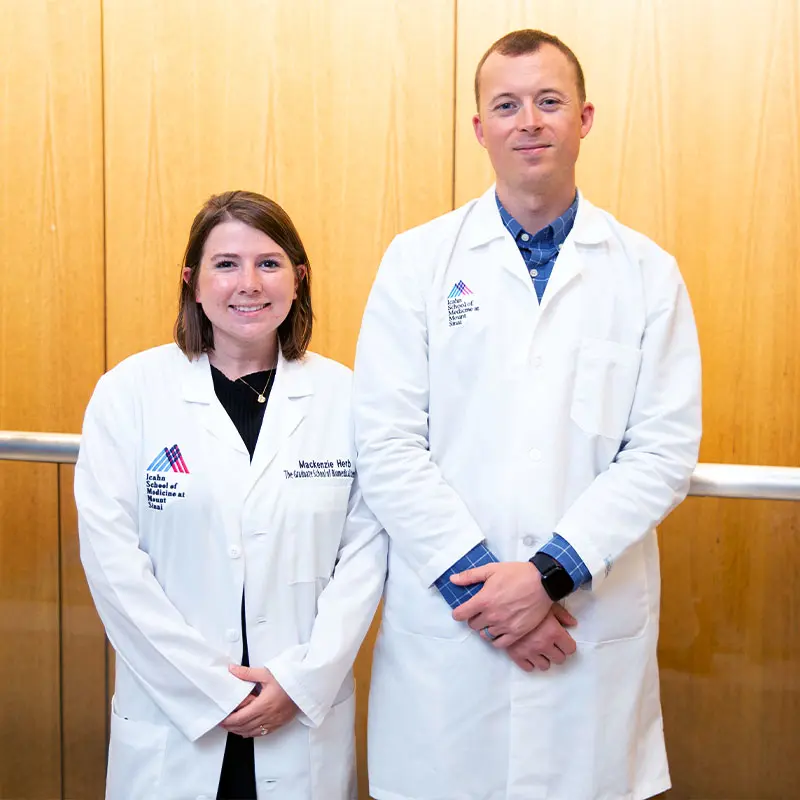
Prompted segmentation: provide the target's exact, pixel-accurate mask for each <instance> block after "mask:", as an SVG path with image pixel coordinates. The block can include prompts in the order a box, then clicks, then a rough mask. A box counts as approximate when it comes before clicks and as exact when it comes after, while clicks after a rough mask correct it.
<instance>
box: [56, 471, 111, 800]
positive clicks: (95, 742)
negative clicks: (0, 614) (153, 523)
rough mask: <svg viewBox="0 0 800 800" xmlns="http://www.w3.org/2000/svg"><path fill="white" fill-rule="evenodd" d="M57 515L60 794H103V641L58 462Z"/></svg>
mask: <svg viewBox="0 0 800 800" xmlns="http://www.w3.org/2000/svg"><path fill="white" fill-rule="evenodd" d="M58 473H59V474H58V481H59V489H60V497H61V503H60V519H61V537H60V540H61V541H60V544H61V663H62V675H61V711H62V715H63V721H62V728H63V759H64V768H63V773H64V798H65V800H101V798H102V797H103V796H104V794H105V773H106V742H107V722H108V709H109V705H108V701H107V696H106V641H105V633H104V631H103V625H102V623H101V622H100V618H99V617H98V616H97V612H96V611H95V608H94V603H93V602H92V597H91V594H90V593H89V587H88V586H87V585H86V577H85V575H84V572H83V566H82V565H81V562H80V552H79V546H78V519H77V511H76V509H75V503H74V501H73V494H72V484H73V480H74V476H75V468H74V467H72V466H67V465H60V466H59V467H58Z"/></svg>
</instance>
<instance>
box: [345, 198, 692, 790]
mask: <svg viewBox="0 0 800 800" xmlns="http://www.w3.org/2000/svg"><path fill="white" fill-rule="evenodd" d="M354 415H355V424H356V446H357V450H358V471H359V480H360V482H361V486H362V489H363V491H364V496H365V498H366V499H367V502H368V503H369V505H370V507H371V508H372V510H373V511H374V512H375V514H376V515H377V516H378V518H379V520H380V521H381V523H382V524H383V525H384V527H385V528H386V530H387V532H388V533H389V537H390V545H389V574H388V579H387V584H386V590H385V605H384V614H383V622H382V626H381V629H380V633H379V636H378V642H377V646H376V649H375V654H374V663H373V672H372V688H371V694H370V716H369V770H370V786H371V792H372V795H373V796H374V797H375V798H379V800H400V798H403V800H411V799H412V798H413V800H434V799H435V800H444V799H445V798H447V800H500V799H501V798H502V799H503V800H541V799H543V798H547V800H623V798H625V800H635V799H636V798H644V797H648V796H651V795H653V794H656V793H658V792H661V791H662V790H664V789H666V788H667V787H668V786H669V774H668V770H667V761H666V755H665V748H664V739H663V733H662V719H661V708H660V702H659V685H658V672H657V665H656V640H657V634H658V613H659V590H660V587H659V566H658V551H657V543H656V535H655V531H654V526H655V525H656V524H657V523H658V522H659V521H660V520H661V519H662V518H663V517H664V516H665V515H666V514H667V513H668V512H669V511H670V510H671V509H672V508H674V507H675V506H676V505H677V504H678V503H679V502H680V501H681V500H682V499H683V497H684V496H685V494H686V492H687V489H688V485H689V478H690V475H691V473H692V470H693V468H694V466H695V463H696V459H697V452H698V445H699V440H700V427H701V423H700V358H699V351H698V343H697V335H696V330H695V324H694V320H693V316H692V310H691V307H690V303H689V298H688V296H687V293H686V287H685V285H684V283H683V281H682V279H681V276H680V274H679V272H678V268H677V266H676V263H675V260H674V259H673V258H671V257H670V256H669V255H667V254H666V253H665V252H663V251H662V250H661V249H660V248H659V247H657V246H656V245H655V244H654V243H653V242H651V241H649V240H648V239H647V238H645V237H644V236H642V235H640V234H638V233H636V232H634V231H632V230H630V229H628V228H626V227H624V226H623V225H621V224H620V223H619V222H617V221H616V220H615V219H614V218H613V217H612V216H611V215H609V214H607V213H605V212H603V211H600V210H599V209H597V208H595V207H593V206H592V205H591V204H590V203H589V202H588V201H587V200H586V199H585V198H583V197H581V198H580V201H579V206H578V214H577V218H576V220H575V225H574V228H573V230H572V232H571V233H570V235H569V237H568V239H567V241H566V242H565V243H564V245H563V247H562V249H561V252H560V254H559V256H558V260H557V262H556V265H555V267H554V271H553V274H552V276H551V278H550V282H549V285H548V287H547V290H546V293H545V296H544V299H543V302H542V304H541V306H540V305H539V303H538V301H537V299H536V296H535V292H534V288H533V285H532V282H531V279H530V277H529V275H528V273H527V271H526V268H525V265H524V262H523V259H522V257H521V255H520V253H519V251H518V248H517V246H516V244H515V243H514V241H513V239H512V237H511V236H510V235H509V234H508V232H507V231H506V229H505V227H504V226H503V224H502V221H501V219H500V216H499V213H498V210H497V207H496V204H495V199H494V189H493V188H492V189H490V190H489V191H488V192H487V193H486V194H485V195H484V196H483V197H481V198H480V199H478V200H476V201H473V202H470V203H468V204H467V205H465V206H463V207H462V208H459V209H457V210H456V211H453V212H452V213H450V214H447V215H445V216H443V217H440V218H438V219H436V220H433V221H432V222H430V223H428V224H426V225H423V226H421V227H419V228H415V229H413V230H411V231H409V232H407V233H405V234H402V235H400V236H398V237H397V238H396V239H395V240H394V242H393V243H392V244H391V246H390V247H389V249H388V251H387V253H386V255H385V258H384V260H383V262H382V264H381V267H380V270H379V272H378V275H377V278H376V280H375V285H374V287H373V289H372V293H371V295H370V298H369V301H368V304H367V308H366V312H365V315H364V321H363V327H362V330H361V335H360V339H359V344H358V351H357V358H356V374H355V384H354ZM553 532H557V533H559V534H561V535H562V536H564V537H565V538H566V539H567V540H568V541H569V542H570V543H571V544H572V545H573V546H574V547H575V548H576V550H577V551H578V553H579V554H580V555H581V557H582V558H583V559H584V561H585V563H586V565H587V566H588V568H589V570H590V571H591V573H592V586H591V590H587V589H583V590H580V591H577V592H576V593H574V594H573V595H572V596H571V597H569V598H568V599H567V600H566V607H567V608H568V609H569V610H570V611H571V612H572V613H573V614H574V615H575V616H576V617H577V618H578V620H579V624H578V626H577V627H576V628H575V629H574V630H573V635H574V638H575V639H576V641H577V643H578V651H577V654H576V655H575V656H574V657H572V658H570V659H568V661H567V663H566V664H565V665H563V666H555V667H553V668H551V669H550V670H549V671H547V672H534V673H531V674H527V673H524V672H522V671H521V670H519V669H518V668H517V667H516V666H514V665H513V664H512V662H511V660H510V659H509V658H508V657H507V656H506V654H504V653H503V652H501V651H497V650H495V649H493V648H492V647H491V646H489V645H488V644H487V643H486V642H484V641H483V640H481V639H480V638H479V637H478V636H477V635H475V634H472V633H471V632H470V629H469V628H468V627H467V626H466V625H465V624H464V623H457V622H455V621H454V620H453V619H452V618H451V616H450V610H449V608H448V606H447V605H446V604H445V601H444V600H443V599H442V598H441V597H440V596H439V593H438V592H437V590H436V589H435V588H432V587H431V584H432V582H433V581H434V580H435V579H436V578H437V577H438V576H439V575H440V574H442V573H443V572H444V571H445V570H446V569H447V568H449V567H450V566H451V565H452V564H453V563H455V561H456V560H457V559H458V558H459V557H460V556H462V555H464V554H465V553H466V552H468V551H469V550H470V549H471V548H472V547H473V546H474V545H475V544H477V543H478V542H480V541H481V540H482V539H484V538H485V539H486V540H487V542H488V545H489V547H490V548H491V549H492V550H493V551H494V553H495V554H496V555H497V556H498V558H499V559H500V560H502V561H524V560H527V559H528V558H530V557H531V556H532V555H533V554H534V553H535V552H536V551H537V550H538V549H539V547H541V545H542V544H544V543H545V541H547V540H548V539H549V538H550V536H551V535H552V534H553Z"/></svg>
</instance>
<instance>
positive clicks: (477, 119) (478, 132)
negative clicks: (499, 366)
mask: <svg viewBox="0 0 800 800" xmlns="http://www.w3.org/2000/svg"><path fill="white" fill-rule="evenodd" d="M472 130H474V131H475V138H476V139H477V140H478V142H479V144H480V146H481V147H486V142H485V141H484V139H483V123H482V122H481V115H480V114H475V116H474V117H473V118H472Z"/></svg>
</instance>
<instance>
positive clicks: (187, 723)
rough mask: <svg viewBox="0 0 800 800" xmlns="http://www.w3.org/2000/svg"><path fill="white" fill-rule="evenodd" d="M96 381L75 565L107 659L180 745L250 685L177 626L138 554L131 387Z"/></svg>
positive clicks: (182, 624) (79, 489)
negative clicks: (179, 737)
mask: <svg viewBox="0 0 800 800" xmlns="http://www.w3.org/2000/svg"><path fill="white" fill-rule="evenodd" d="M111 379H112V376H110V375H106V376H104V377H103V378H101V380H100V382H99V383H98V386H97V388H96V390H95V393H94V395H93V396H92V399H91V401H90V403H89V406H88V408H87V411H86V416H85V419H84V426H83V434H82V437H81V446H80V453H79V456H78V463H77V466H76V469H75V502H76V504H77V508H78V529H79V537H80V551H81V561H82V562H83V565H84V569H85V570H86V578H87V581H88V584H89V588H90V590H91V593H92V597H93V599H94V602H95V605H96V607H97V611H98V614H99V615H100V618H101V620H102V621H103V624H104V625H105V628H106V634H107V635H108V639H109V641H110V642H111V644H112V646H113V647H114V650H115V651H116V654H117V657H118V658H120V659H122V661H124V662H125V664H126V666H127V667H128V668H129V669H130V670H131V672H132V673H133V674H134V675H135V676H136V677H137V679H138V680H139V682H140V683H141V685H142V687H143V688H144V689H145V691H146V692H147V693H148V694H149V695H150V697H151V698H152V699H153V701H154V702H155V703H156V704H157V705H158V707H159V708H160V709H161V710H162V711H163V712H164V714H165V715H166V716H167V717H168V718H169V719H170V720H171V721H172V722H173V723H174V724H175V726H176V727H177V728H178V729H179V730H180V731H181V732H182V733H183V734H184V735H185V736H186V737H187V738H188V739H190V740H192V741H194V740H195V739H197V738H199V737H200V736H202V735H203V734H204V733H206V732H207V731H209V730H211V729H212V728H213V727H215V726H216V725H217V724H218V723H219V722H220V721H221V720H222V719H224V718H225V717H226V716H227V715H228V714H229V713H230V712H231V711H232V710H233V709H234V708H235V707H236V706H237V705H238V704H239V703H240V702H241V701H242V700H243V699H244V698H245V697H246V696H247V695H248V694H249V692H250V690H251V689H252V685H251V684H250V683H245V682H243V681H240V680H238V679H237V678H234V677H233V675H231V674H230V673H229V672H228V663H229V660H230V659H229V658H228V657H227V656H226V654H225V653H223V652H221V651H220V650H217V649H215V648H214V647H212V646H211V645H210V644H209V643H208V642H207V641H205V640H204V638H203V637H202V636H201V635H200V634H199V633H198V631H197V630H196V629H194V628H192V627H191V626H190V625H189V624H188V623H187V622H186V621H185V620H184V618H183V617H182V615H181V614H180V613H179V611H178V610H177V609H176V608H175V606H174V605H173V604H172V603H171V602H170V600H169V598H168V597H167V596H166V594H165V593H164V590H163V589H162V587H161V585H160V584H159V583H158V581H157V580H156V578H155V575H154V571H153V564H152V562H151V560H150V557H149V555H148V554H147V553H146V552H145V551H144V550H143V549H142V548H141V547H140V546H139V534H138V523H137V518H138V500H137V496H138V491H137V478H138V476H137V475H136V465H135V454H136V453H137V450H138V442H137V441H136V438H137V435H138V430H139V428H140V426H139V425H137V421H136V411H135V407H134V401H133V400H132V398H131V395H132V394H133V387H129V386H120V385H116V386H112V385H111Z"/></svg>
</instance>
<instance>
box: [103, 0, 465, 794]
mask: <svg viewBox="0 0 800 800" xmlns="http://www.w3.org/2000/svg"><path fill="white" fill-rule="evenodd" d="M454 10H455V9H454V2H453V1H452V0H446V1H442V2H436V3H432V4H421V3H395V2H391V0H380V1H379V2H366V0H340V1H339V2H316V0H302V2H295V1H294V0H291V2H290V1H289V0H279V1H276V2H269V3H264V2H254V1H253V0H246V1H245V2H239V3H236V4H231V3H227V2H222V0H207V1H206V2H202V3H199V2H191V1H190V0H179V1H176V2H171V3H169V4H165V3H158V2H155V0H149V1H147V2H141V3H139V4H137V12H136V14H132V13H131V12H130V5H129V4H128V3H125V2H124V1H123V0H105V2H104V52H105V76H106V117H105V119H106V174H107V207H106V211H107V219H108V238H107V250H108V293H107V303H108V328H107V334H108V353H109V366H111V365H113V364H114V363H116V362H117V361H119V360H120V359H122V358H123V357H125V356H127V355H129V354H130V353H133V352H135V351H138V350H141V349H143V348H145V347H148V346H151V345H154V344H158V343H161V342H164V341H168V340H169V339H170V337H171V328H172V323H173V320H174V316H175V308H176V298H177V287H178V278H179V273H178V264H179V262H180V258H181V255H182V252H183V248H184V246H185V240H186V236H187V234H188V228H189V224H190V222H191V219H192V217H193V216H194V214H195V213H196V211H197V210H198V208H199V207H200V205H201V204H202V202H203V201H204V200H205V199H206V198H207V197H208V195H210V194H212V193H216V192H220V191H223V190H226V189H231V188H245V189H252V190H255V191H260V192H263V193H265V194H267V195H268V196H271V197H273V198H274V199H276V200H277V201H278V202H280V203H281V204H282V205H283V206H284V207H285V208H286V210H287V211H288V212H289V214H290V215H291V216H292V218H293V219H294V221H295V223H296V224H297V227H298V229H299V230H300V233H301V235H302V237H303V239H304V242H305V244H306V247H307V249H308V251H309V255H310V258H311V262H312V269H313V276H314V277H313V292H314V308H315V311H316V322H315V334H314V338H313V342H312V348H313V349H315V350H317V351H318V352H321V353H323V354H324V355H328V356H331V357H332V358H335V359H337V360H339V361H342V362H344V363H346V364H348V365H351V364H352V360H353V355H354V350H355V341H356V337H357V334H358V329H359V326H360V321H361V313H362V309H363V306H364V303H365V302H366V297H367V293H368V291H369V288H370V286H371V284H372V279H373V277H374V274H375V270H376V269H377V266H378V263H379V261H380V257H381V255H382V254H383V251H384V249H385V247H386V246H387V245H388V243H389V241H390V240H391V238H392V236H393V235H394V234H396V233H397V232H399V231H400V230H403V229H405V228H408V227H411V226H412V225H415V224H418V223H421V222H423V221H425V220H427V219H429V218H432V217H434V216H437V215H438V214H441V213H444V212H446V211H448V210H450V208H451V207H452V180H453V148H452V136H453V128H452V122H453V93H454V92H453V74H454V52H453V42H454ZM254 32H256V34H255V35H254ZM372 641H373V637H372V635H371V636H370V637H369V638H368V641H367V643H366V645H365V648H364V653H363V655H362V656H361V657H360V659H359V662H358V663H357V665H356V677H357V681H358V685H359V689H360V692H361V693H360V699H359V708H358V719H359V722H358V726H359V727H358V730H359V740H358V745H359V777H360V783H361V792H362V797H366V796H367V786H366V762H365V756H364V737H363V732H364V729H365V717H366V697H367V687H368V685H369V666H370V658H369V653H370V652H371V647H372Z"/></svg>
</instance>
